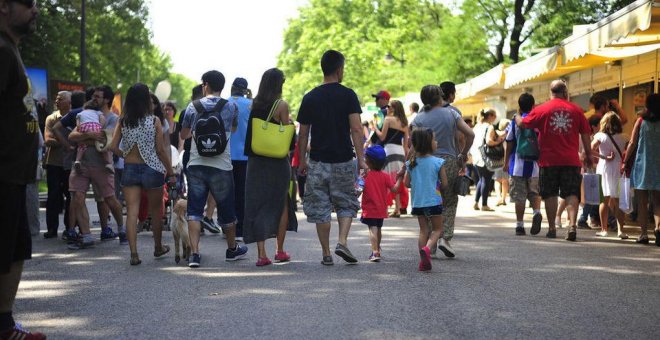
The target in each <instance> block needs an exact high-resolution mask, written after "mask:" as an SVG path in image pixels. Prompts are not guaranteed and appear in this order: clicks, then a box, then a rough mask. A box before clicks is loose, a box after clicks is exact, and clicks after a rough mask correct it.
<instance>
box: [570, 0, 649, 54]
mask: <svg viewBox="0 0 660 340" xmlns="http://www.w3.org/2000/svg"><path fill="white" fill-rule="evenodd" d="M658 5H660V4H658V3H656V0H639V1H636V2H634V3H632V4H630V5H628V6H626V7H625V8H623V9H621V10H619V11H617V12H616V13H614V14H612V15H610V16H609V17H607V18H605V19H603V20H601V21H599V22H597V23H595V24H592V25H588V26H586V27H580V31H582V32H579V33H576V34H573V35H571V36H570V37H568V38H566V39H564V41H562V42H561V44H560V46H561V48H562V51H563V54H562V57H563V63H564V64H567V63H570V62H571V61H573V60H575V59H578V58H580V57H583V56H585V55H587V54H591V53H594V52H595V51H597V50H599V49H602V48H605V47H613V46H619V47H623V46H636V45H637V46H639V45H646V44H653V43H657V42H658V39H657V38H658V32H660V30H659V28H660V27H658V24H659V23H660V22H659V21H658V20H652V19H653V17H656V19H658V15H660V12H659V11H660V8H658ZM652 22H655V24H654V25H653V27H652V25H651V23H652Z"/></svg>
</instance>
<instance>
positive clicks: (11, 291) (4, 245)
mask: <svg viewBox="0 0 660 340" xmlns="http://www.w3.org/2000/svg"><path fill="white" fill-rule="evenodd" d="M37 13H38V10H37V7H36V4H35V1H34V0H23V1H17V0H13V1H12V0H0V115H2V119H3V124H0V159H2V162H1V163H0V186H1V187H2V190H3V195H2V196H0V339H45V338H46V336H45V335H43V334H41V333H29V332H27V331H25V330H22V329H21V328H20V327H17V326H16V323H15V322H14V318H13V317H12V309H13V305H14V300H15V298H16V292H17V290H18V284H19V282H20V281H21V274H22V273H23V261H24V260H28V259H30V258H31V257H32V239H31V237H30V230H29V228H28V223H27V210H26V205H25V187H26V185H27V184H28V183H32V182H34V181H35V179H36V170H37V148H38V143H39V140H38V135H39V123H38V121H37V112H36V107H35V104H34V100H32V93H31V92H32V91H31V86H30V82H29V80H28V78H27V75H26V73H25V66H24V65H23V60H22V59H21V56H20V54H19V52H18V47H17V45H18V43H19V42H20V40H21V38H23V37H24V36H26V35H27V34H29V33H31V32H34V30H35V28H36V18H37Z"/></svg>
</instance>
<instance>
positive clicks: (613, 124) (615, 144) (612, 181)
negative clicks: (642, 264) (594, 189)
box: [591, 111, 628, 239]
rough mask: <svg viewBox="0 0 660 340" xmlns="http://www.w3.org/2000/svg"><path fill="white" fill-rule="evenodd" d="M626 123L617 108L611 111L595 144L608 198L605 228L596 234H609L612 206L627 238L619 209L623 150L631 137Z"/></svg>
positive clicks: (602, 210)
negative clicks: (609, 218) (624, 131)
mask: <svg viewBox="0 0 660 340" xmlns="http://www.w3.org/2000/svg"><path fill="white" fill-rule="evenodd" d="M622 131H623V127H622V125H621V120H620V119H619V116H618V115H617V114H616V113H614V112H611V111H610V112H608V113H606V114H605V116H603V119H601V121H600V132H598V133H596V134H595V135H594V139H593V141H592V142H591V148H592V150H593V152H594V153H595V154H597V155H598V158H600V159H601V160H600V161H599V162H598V166H597V167H596V173H597V174H599V175H601V187H602V188H603V196H604V200H603V202H602V203H601V204H600V208H599V211H600V220H601V231H600V232H597V233H596V236H601V237H606V236H607V218H608V214H609V209H612V211H614V215H615V216H616V219H617V220H618V221H619V228H618V237H619V238H621V239H627V238H628V235H626V234H625V233H623V223H624V221H625V218H624V217H625V216H624V214H623V212H622V211H621V210H620V209H619V179H620V178H621V173H620V169H621V160H622V158H623V150H625V149H626V144H627V143H628V137H627V136H625V135H624V134H622V133H621V132H622Z"/></svg>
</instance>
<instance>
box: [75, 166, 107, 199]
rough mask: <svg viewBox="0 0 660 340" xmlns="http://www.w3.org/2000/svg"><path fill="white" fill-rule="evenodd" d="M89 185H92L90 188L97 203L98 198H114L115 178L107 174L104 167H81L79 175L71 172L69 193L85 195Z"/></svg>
mask: <svg viewBox="0 0 660 340" xmlns="http://www.w3.org/2000/svg"><path fill="white" fill-rule="evenodd" d="M90 183H92V184H93V185H92V188H93V189H94V196H95V198H96V200H97V202H99V200H98V198H106V197H110V196H115V176H114V175H113V174H111V173H109V172H108V170H107V169H106V168H105V167H93V166H92V167H88V166H83V167H82V171H81V173H80V174H77V173H76V172H75V171H71V175H70V176H69V191H71V192H83V193H85V192H87V189H89V184H90ZM95 186H96V187H95Z"/></svg>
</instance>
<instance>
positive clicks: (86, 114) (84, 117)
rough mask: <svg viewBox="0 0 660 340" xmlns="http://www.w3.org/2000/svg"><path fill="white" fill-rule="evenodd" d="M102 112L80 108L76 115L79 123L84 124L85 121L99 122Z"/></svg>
mask: <svg viewBox="0 0 660 340" xmlns="http://www.w3.org/2000/svg"><path fill="white" fill-rule="evenodd" d="M102 114H103V112H100V111H95V110H82V112H80V113H79V114H78V116H77V119H78V121H79V122H80V124H85V123H96V124H101V115H102Z"/></svg>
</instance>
